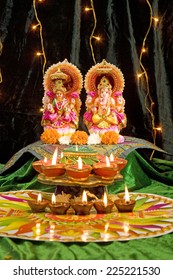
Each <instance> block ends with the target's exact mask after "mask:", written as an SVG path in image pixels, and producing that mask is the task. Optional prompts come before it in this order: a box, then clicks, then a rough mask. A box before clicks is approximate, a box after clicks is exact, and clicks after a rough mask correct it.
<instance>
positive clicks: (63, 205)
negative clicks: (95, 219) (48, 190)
mask: <svg viewBox="0 0 173 280" xmlns="http://www.w3.org/2000/svg"><path fill="white" fill-rule="evenodd" d="M58 196H59V197H60V195H58ZM28 204H29V206H30V208H31V210H32V212H35V213H37V212H44V211H45V209H46V208H47V207H48V208H49V209H50V211H51V212H52V213H53V214H55V215H65V214H66V213H67V210H68V209H69V208H70V207H72V209H73V210H74V211H75V214H76V215H89V214H90V210H91V208H92V207H94V208H95V210H96V211H97V213H98V214H105V213H111V212H112V209H113V207H114V205H115V206H116V208H117V210H118V211H119V212H132V211H133V209H134V206H135V200H132V199H130V196H129V192H128V189H127V187H126V186H125V195H124V197H123V198H119V199H115V200H114V201H112V200H110V199H109V198H108V195H107V193H106V192H104V195H103V199H96V200H93V201H88V199H87V192H86V191H85V190H84V191H83V194H82V196H81V198H79V197H78V198H76V199H72V200H69V201H58V200H57V198H56V196H55V194H52V199H51V202H49V201H48V200H43V199H42V196H41V193H39V195H38V197H37V200H31V201H28Z"/></svg>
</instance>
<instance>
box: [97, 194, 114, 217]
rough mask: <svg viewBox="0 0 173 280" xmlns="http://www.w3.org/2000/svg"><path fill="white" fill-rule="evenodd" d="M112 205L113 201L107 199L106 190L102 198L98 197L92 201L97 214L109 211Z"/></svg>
mask: <svg viewBox="0 0 173 280" xmlns="http://www.w3.org/2000/svg"><path fill="white" fill-rule="evenodd" d="M113 206H114V202H113V201H111V200H108V198H107V193H106V192H104V195H103V200H101V199H98V200H96V201H95V202H94V208H95V209H96V211H97V213H98V214H106V213H111V211H112V208H113Z"/></svg>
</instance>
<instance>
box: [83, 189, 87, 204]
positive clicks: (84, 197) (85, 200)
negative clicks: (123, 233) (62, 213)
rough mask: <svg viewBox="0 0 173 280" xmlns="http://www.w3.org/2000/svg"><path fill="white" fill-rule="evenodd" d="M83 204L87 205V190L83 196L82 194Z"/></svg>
mask: <svg viewBox="0 0 173 280" xmlns="http://www.w3.org/2000/svg"><path fill="white" fill-rule="evenodd" d="M82 202H84V203H87V193H86V191H85V190H84V191H83V194H82Z"/></svg>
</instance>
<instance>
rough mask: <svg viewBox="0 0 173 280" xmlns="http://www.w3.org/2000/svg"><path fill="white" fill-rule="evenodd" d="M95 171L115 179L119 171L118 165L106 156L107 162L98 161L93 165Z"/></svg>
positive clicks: (102, 175) (107, 177)
mask: <svg viewBox="0 0 173 280" xmlns="http://www.w3.org/2000/svg"><path fill="white" fill-rule="evenodd" d="M93 171H94V173H95V174H96V175H99V176H101V177H102V178H103V179H107V180H109V179H113V178H114V177H115V176H116V174H117V172H118V165H117V164H114V163H113V164H112V163H110V161H109V158H108V157H107V156H106V160H105V162H98V163H95V164H94V165H93Z"/></svg>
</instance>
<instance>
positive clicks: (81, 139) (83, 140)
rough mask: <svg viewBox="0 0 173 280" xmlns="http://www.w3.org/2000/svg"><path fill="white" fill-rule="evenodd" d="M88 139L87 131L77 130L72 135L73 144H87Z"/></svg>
mask: <svg viewBox="0 0 173 280" xmlns="http://www.w3.org/2000/svg"><path fill="white" fill-rule="evenodd" d="M87 141H88V134H87V133H86V132H85V131H80V130H77V131H75V132H74V133H73V134H72V136H71V144H74V145H85V144H87Z"/></svg>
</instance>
